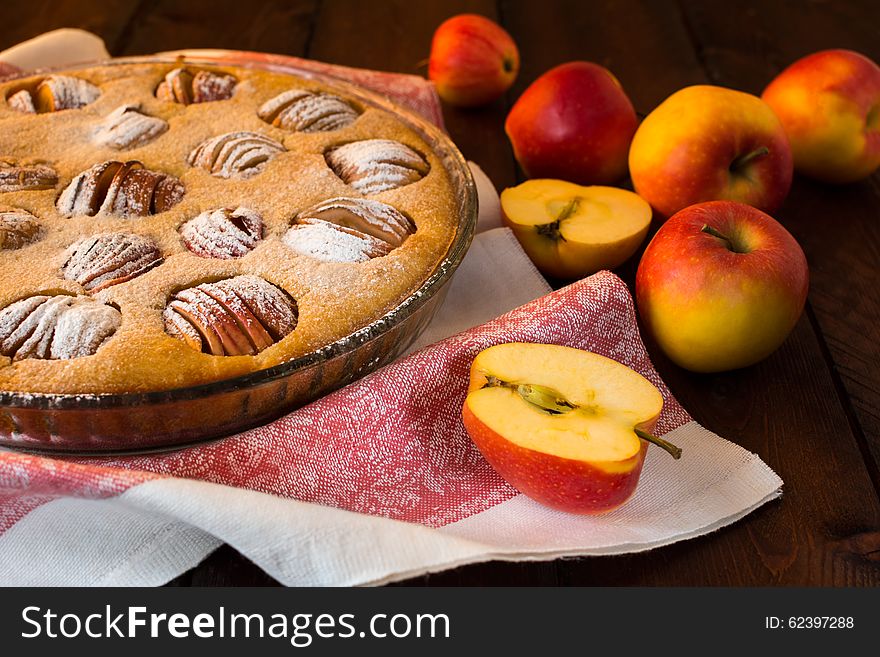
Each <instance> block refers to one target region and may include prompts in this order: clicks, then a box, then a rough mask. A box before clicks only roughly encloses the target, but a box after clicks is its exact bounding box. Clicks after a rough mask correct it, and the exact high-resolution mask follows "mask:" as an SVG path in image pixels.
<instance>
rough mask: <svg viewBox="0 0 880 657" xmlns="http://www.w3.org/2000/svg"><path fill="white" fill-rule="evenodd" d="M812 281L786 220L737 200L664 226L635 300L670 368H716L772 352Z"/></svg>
mask: <svg viewBox="0 0 880 657" xmlns="http://www.w3.org/2000/svg"><path fill="white" fill-rule="evenodd" d="M808 285H809V270H808V268H807V259H806V257H805V256H804V252H803V251H802V250H801V247H800V245H799V244H798V243H797V241H796V240H795V239H794V237H792V236H791V234H790V233H789V232H788V231H787V230H786V229H785V228H784V227H783V226H782V224H780V223H779V222H777V221H776V220H775V219H773V218H772V217H770V216H769V215H767V214H764V213H763V212H761V211H760V210H757V209H755V208H753V207H751V206H749V205H745V204H743V203H734V202H731V201H712V202H709V203H700V204H697V205H692V206H690V207H688V208H685V209H684V210H682V211H681V212H679V213H677V214H675V215H674V216H672V217H671V218H670V219H669V220H668V221H667V222H666V223H665V224H663V226H661V227H660V230H659V231H657V234H656V235H654V239H652V240H651V243H650V244H648V248H647V249H646V250H645V253H644V255H643V256H642V260H641V262H640V263H639V269H638V272H637V274H636V301H637V303H638V308H639V313H640V314H641V317H642V320H643V321H644V323H645V326H646V327H647V329H648V330H649V331H650V332H651V334H652V335H653V336H654V338H655V339H656V340H657V344H658V345H659V346H660V348H661V349H662V350H663V351H664V353H666V355H667V356H669V358H670V359H672V361H673V362H675V363H677V364H678V365H680V366H681V367H684V368H685V369H688V370H692V371H694V372H720V371H724V370H732V369H737V368H740V367H745V366H747V365H751V364H753V363H757V362H758V361H760V360H762V359H764V358H766V357H767V356H769V355H770V354H771V353H773V352H774V351H775V350H776V349H777V348H778V347H779V346H780V345H781V344H782V343H783V341H785V338H786V336H787V335H788V334H789V333H790V332H791V330H792V329H793V328H794V326H795V324H796V323H797V321H798V318H799V317H800V315H801V312H802V311H803V308H804V302H805V301H806V299H807V287H808Z"/></svg>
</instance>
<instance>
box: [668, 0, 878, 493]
mask: <svg viewBox="0 0 880 657" xmlns="http://www.w3.org/2000/svg"><path fill="white" fill-rule="evenodd" d="M723 7H725V4H724V3H721V2H717V1H713V2H695V1H692V0H687V1H686V2H685V3H684V10H685V11H684V16H685V19H686V21H687V24H688V25H689V28H690V30H691V34H692V36H693V38H694V40H695V42H696V46H697V48H698V49H699V51H700V53H701V57H702V59H703V61H704V62H705V64H706V68H707V70H708V72H709V75H710V78H711V80H712V81H713V82H715V83H717V84H724V85H728V86H733V87H737V88H740V89H743V90H745V91H749V92H752V93H761V91H762V90H763V88H764V86H766V84H767V83H769V82H770V80H772V79H773V77H774V76H775V75H776V74H777V73H779V71H780V70H782V69H783V68H784V67H785V66H787V65H788V64H790V63H791V62H793V61H795V60H796V59H798V58H800V57H803V56H804V55H807V54H809V53H811V52H815V51H817V50H823V49H826V48H850V49H853V50H857V51H859V52H862V53H864V54H865V55H867V56H868V57H871V58H872V59H873V60H874V61H880V17H878V15H877V11H876V9H877V5H876V2H871V1H870V0H862V1H857V2H837V3H824V2H822V3H819V2H813V3H800V2H777V3H763V2H759V1H758V0H750V1H749V2H747V3H743V4H742V5H740V11H739V12H738V15H739V16H741V18H740V20H737V21H730V20H727V18H726V17H725V16H724V11H723ZM781 25H784V26H785V30H784V31H781V30H780V26H781ZM878 208H880V175H878V174H875V175H874V176H872V177H871V178H870V179H869V180H868V181H866V182H863V183H858V184H854V185H845V186H831V185H821V184H817V183H814V182H811V181H809V180H806V179H803V178H800V177H796V179H795V183H794V186H793V188H792V192H791V196H790V197H789V199H788V201H787V202H786V203H785V205H784V206H783V207H782V209H781V210H780V211H779V213H778V218H779V219H780V221H782V222H783V223H784V224H785V225H786V226H787V227H788V228H789V230H791V231H792V233H793V234H794V235H795V237H796V238H797V239H798V241H799V242H800V243H801V244H802V245H803V247H804V250H805V252H806V254H807V259H808V260H809V262H810V273H811V286H812V289H811V293H810V303H811V306H812V309H813V312H814V314H815V320H816V322H817V324H818V328H819V329H820V331H821V333H822V335H823V336H824V339H825V342H826V344H827V348H828V351H829V353H830V355H831V357H832V359H833V361H834V365H835V370H836V371H835V374H836V376H839V379H840V383H841V386H842V388H843V390H844V391H845V393H846V394H845V396H844V402H845V403H846V404H850V403H851V404H852V419H853V422H852V424H853V429H854V431H855V432H856V433H857V434H858V435H863V436H864V438H863V440H864V443H865V447H864V449H865V451H870V452H871V454H872V456H873V462H872V463H871V472H872V476H873V478H874V482H875V486H877V487H878V489H880V471H878V464H880V395H878V390H880V369H878V367H877V363H880V286H878V282H880V281H878V276H877V262H880V223H878V222H877V221H876V217H877V214H878Z"/></svg>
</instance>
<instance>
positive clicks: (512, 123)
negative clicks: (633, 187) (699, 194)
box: [504, 62, 638, 185]
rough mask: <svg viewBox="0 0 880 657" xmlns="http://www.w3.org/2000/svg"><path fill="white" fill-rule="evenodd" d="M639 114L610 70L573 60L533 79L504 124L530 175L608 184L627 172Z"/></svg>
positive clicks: (593, 183)
mask: <svg viewBox="0 0 880 657" xmlns="http://www.w3.org/2000/svg"><path fill="white" fill-rule="evenodd" d="M637 125H638V120H637V119H636V113H635V110H634V109H633V106H632V103H631V102H630V100H629V98H628V97H627V95H626V93H625V92H624V90H623V87H622V86H621V85H620V82H618V81H617V78H615V77H614V75H612V74H611V71H609V70H608V69H606V68H604V67H603V66H599V65H598V64H593V63H591V62H569V63H567V64H562V65H560V66H557V67H556V68H553V69H551V70H549V71H547V72H546V73H544V74H543V75H542V76H541V77H539V78H538V79H537V80H535V81H534V82H533V83H532V84H531V85H530V86H529V87H528V89H526V90H525V91H524V92H523V94H522V96H520V97H519V99H518V100H517V101H516V103H515V104H514V106H513V107H512V108H511V110H510V113H509V114H508V115H507V120H506V122H505V124H504V129H505V131H506V132H507V136H508V137H509V138H510V143H511V145H512V146H513V153H514V156H515V157H516V160H517V162H519V165H520V166H521V167H522V169H523V171H524V172H525V173H526V175H527V176H528V177H529V178H559V179H562V180H568V181H570V182H574V183H579V184H581V185H608V184H611V183H614V182H617V181H618V180H620V179H621V178H623V177H624V176H625V175H626V158H627V153H628V152H629V145H630V141H632V136H633V133H634V132H635V130H636V126H637Z"/></svg>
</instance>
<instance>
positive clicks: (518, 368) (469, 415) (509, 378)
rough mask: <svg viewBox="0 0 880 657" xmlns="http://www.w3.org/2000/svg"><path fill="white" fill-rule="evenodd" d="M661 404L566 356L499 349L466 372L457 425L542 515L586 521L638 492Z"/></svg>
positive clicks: (576, 355) (584, 358)
mask: <svg viewBox="0 0 880 657" xmlns="http://www.w3.org/2000/svg"><path fill="white" fill-rule="evenodd" d="M662 408H663V397H662V396H661V395H660V392H659V391H658V390H657V388H655V387H654V385H653V384H652V383H651V382H650V381H648V380H647V379H646V378H644V377H643V376H642V375H641V374H639V373H638V372H635V371H633V370H632V369H630V368H628V367H626V366H625V365H621V364H620V363H618V362H617V361H614V360H611V359H610V358H605V357H604V356H600V355H598V354H594V353H591V352H589V351H583V350H581V349H573V348H571V347H563V346H559V345H549V344H530V343H517V342H514V343H507V344H500V345H496V346H494V347H490V348H488V349H486V350H484V351H482V352H480V353H479V354H477V357H476V358H475V359H474V362H473V364H472V365H471V373H470V385H469V387H468V395H467V398H466V399H465V403H464V408H463V410H462V418H463V421H464V426H465V428H466V429H467V431H468V434H469V435H470V437H471V439H472V440H473V441H474V443H475V444H476V446H477V448H478V449H479V450H480V452H482V454H483V456H484V457H485V458H486V460H487V461H489V463H490V464H491V465H492V466H493V467H494V468H495V470H497V471H498V473H499V474H500V475H501V476H502V477H503V478H504V479H505V480H506V481H507V482H508V483H509V484H510V485H511V486H513V487H514V488H516V489H518V490H519V491H520V492H522V493H524V494H526V495H528V496H529V497H531V498H532V499H534V500H536V501H538V502H540V503H542V504H545V505H547V506H550V507H553V508H556V509H560V510H562V511H568V512H570V513H582V514H593V513H603V512H606V511H610V510H612V509H614V508H616V507H618V506H620V505H621V504H623V503H624V502H625V501H626V500H627V499H629V497H630V496H631V495H632V494H633V492H634V491H635V489H636V485H637V484H638V480H639V475H640V473H641V471H642V464H643V463H644V460H645V453H646V451H647V447H648V442H653V443H655V444H657V445H659V446H661V447H663V448H664V449H666V450H667V451H668V452H669V453H670V454H672V455H673V456H674V457H675V458H678V457H679V456H680V455H681V450H680V449H678V448H677V447H675V446H674V445H671V444H670V443H668V442H666V441H664V440H662V439H661V438H657V437H655V436H652V435H651V434H650V433H649V432H650V431H651V430H652V429H653V427H654V425H655V423H656V422H657V418H658V417H659V416H660V411H661V409H662Z"/></svg>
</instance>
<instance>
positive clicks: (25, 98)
mask: <svg viewBox="0 0 880 657" xmlns="http://www.w3.org/2000/svg"><path fill="white" fill-rule="evenodd" d="M6 102H7V103H9V106H10V107H11V108H12V109H14V110H17V111H19V112H23V113H24V114H36V113H37V108H36V107H35V106H34V98H33V96H31V92H30V91H28V90H27V89H22V90H20V91H16V92H15V93H14V94H12V95H11V96H10V97H9V98H7V99H6Z"/></svg>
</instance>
